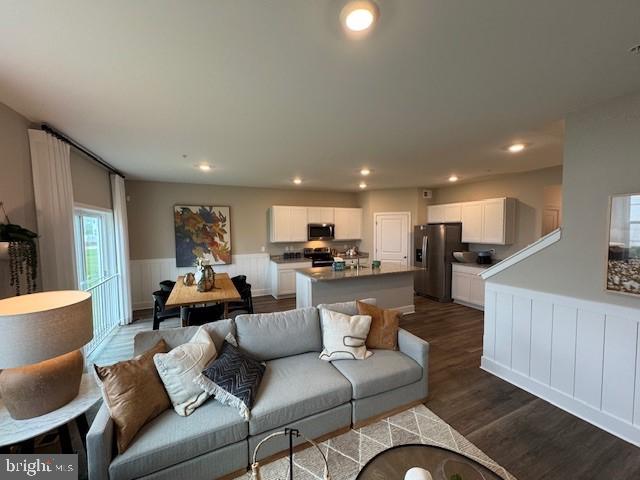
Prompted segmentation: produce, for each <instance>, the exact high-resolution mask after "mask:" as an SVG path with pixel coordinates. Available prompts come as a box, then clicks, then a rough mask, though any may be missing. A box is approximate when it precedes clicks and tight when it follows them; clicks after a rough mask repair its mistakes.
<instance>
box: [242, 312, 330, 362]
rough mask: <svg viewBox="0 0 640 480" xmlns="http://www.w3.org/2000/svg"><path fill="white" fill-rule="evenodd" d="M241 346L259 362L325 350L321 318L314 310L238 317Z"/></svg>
mask: <svg viewBox="0 0 640 480" xmlns="http://www.w3.org/2000/svg"><path fill="white" fill-rule="evenodd" d="M235 322H236V330H237V335H236V338H237V340H238V347H239V348H240V350H241V351H243V352H244V353H246V354H247V355H249V356H250V357H251V358H255V359H256V360H260V361H265V360H273V359H274V358H282V357H289V356H291V355H299V354H301V353H307V352H319V351H320V350H322V335H321V333H320V318H319V316H318V310H317V309H316V308H313V307H309V308H299V309H297V310H289V311H288V312H275V313H258V314H250V315H238V316H237V317H236V319H235Z"/></svg>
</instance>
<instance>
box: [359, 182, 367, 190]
mask: <svg viewBox="0 0 640 480" xmlns="http://www.w3.org/2000/svg"><path fill="white" fill-rule="evenodd" d="M358 186H359V187H360V188H361V189H362V190H364V189H365V188H367V184H366V183H364V182H360V185H358Z"/></svg>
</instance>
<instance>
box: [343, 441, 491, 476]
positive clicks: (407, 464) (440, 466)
mask: <svg viewBox="0 0 640 480" xmlns="http://www.w3.org/2000/svg"><path fill="white" fill-rule="evenodd" d="M412 467H421V468H424V469H425V470H428V471H429V472H430V473H431V476H432V477H433V480H503V478H502V477H501V476H499V475H498V474H496V473H495V472H493V471H491V470H489V469H488V468H487V467H485V466H483V465H482V464H480V463H478V462H476V461H475V460H472V459H471V458H469V457H466V456H464V455H462V454H460V453H456V452H454V451H451V450H448V449H446V448H441V447H436V446H433V445H421V444H411V445H399V446H397V447H392V448H390V449H389V450H385V451H384V452H381V453H379V454H378V455H376V456H375V457H373V458H372V459H371V460H369V462H368V463H367V464H366V465H365V466H364V467H363V468H362V470H360V473H359V474H358V476H357V478H356V480H389V479H397V480H402V479H403V478H404V475H405V473H406V472H407V470H409V469H410V468H412Z"/></svg>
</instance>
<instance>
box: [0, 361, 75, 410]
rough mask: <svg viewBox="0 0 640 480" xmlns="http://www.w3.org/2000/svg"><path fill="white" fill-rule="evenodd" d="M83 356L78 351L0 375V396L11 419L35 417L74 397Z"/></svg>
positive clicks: (12, 369)
mask: <svg viewBox="0 0 640 480" xmlns="http://www.w3.org/2000/svg"><path fill="white" fill-rule="evenodd" d="M83 367H84V357H83V356H82V352H81V351H80V350H76V351H74V352H70V353H66V354H64V355H60V356H59V357H56V358H52V359H51V360H45V361H44V362H40V363H36V364H34V365H28V366H26V367H19V368H8V369H6V370H3V371H2V373H0V395H2V401H3V402H4V405H5V407H6V408H7V411H8V412H9V415H11V418H13V419H15V420H24V419H27V418H33V417H39V416H40V415H44V414H45V413H49V412H52V411H54V410H57V409H58V408H60V407H62V406H64V405H66V404H67V403H69V402H70V401H71V400H73V399H74V398H76V396H77V395H78V390H79V389H80V381H81V380H82V368H83Z"/></svg>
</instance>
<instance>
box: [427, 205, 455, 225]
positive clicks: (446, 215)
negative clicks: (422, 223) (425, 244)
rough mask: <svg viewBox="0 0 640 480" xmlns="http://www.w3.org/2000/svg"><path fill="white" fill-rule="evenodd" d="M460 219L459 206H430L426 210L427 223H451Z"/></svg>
mask: <svg viewBox="0 0 640 480" xmlns="http://www.w3.org/2000/svg"><path fill="white" fill-rule="evenodd" d="M460 219H461V204H459V203H448V204H445V205H431V206H430V207H429V208H428V210H427V222H428V223H443V222H444V223H453V222H459V221H460Z"/></svg>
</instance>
